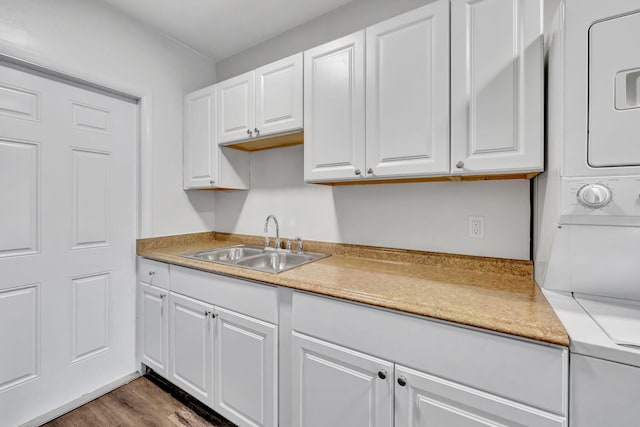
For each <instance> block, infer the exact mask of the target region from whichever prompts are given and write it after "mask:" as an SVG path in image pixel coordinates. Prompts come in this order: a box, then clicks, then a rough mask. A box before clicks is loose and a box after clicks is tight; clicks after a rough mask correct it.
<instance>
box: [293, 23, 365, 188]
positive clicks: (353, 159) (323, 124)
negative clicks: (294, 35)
mask: <svg viewBox="0 0 640 427" xmlns="http://www.w3.org/2000/svg"><path fill="white" fill-rule="evenodd" d="M304 76H305V77H304V139H305V141H304V178H305V180H307V181H331V180H333V181H335V180H340V181H344V180H350V179H361V178H362V177H363V175H364V172H365V171H364V155H365V154H364V153H365V151H364V150H365V121H364V115H365V113H364V108H365V98H364V31H359V32H357V33H354V34H351V35H349V36H346V37H343V38H341V39H338V40H335V41H332V42H330V43H327V44H324V45H322V46H318V47H316V48H313V49H310V50H308V51H306V52H305V53H304Z"/></svg>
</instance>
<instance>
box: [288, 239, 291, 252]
mask: <svg viewBox="0 0 640 427" xmlns="http://www.w3.org/2000/svg"><path fill="white" fill-rule="evenodd" d="M287 252H291V239H287Z"/></svg>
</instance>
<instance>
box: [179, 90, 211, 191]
mask: <svg viewBox="0 0 640 427" xmlns="http://www.w3.org/2000/svg"><path fill="white" fill-rule="evenodd" d="M215 106H216V86H209V87H206V88H204V89H201V90H199V91H196V92H193V93H190V94H188V95H187V96H185V98H184V109H185V113H184V118H185V122H184V188H186V189H187V188H208V187H212V186H213V185H214V184H215V181H218V180H219V177H218V176H217V174H216V172H217V171H218V152H219V150H218V149H217V146H216V142H215V141H216V135H215V132H216V127H215V120H216V115H215V114H216V112H215ZM212 180H213V181H214V183H212V182H211V181H212Z"/></svg>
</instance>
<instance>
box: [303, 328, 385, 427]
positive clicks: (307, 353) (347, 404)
mask: <svg viewBox="0 0 640 427" xmlns="http://www.w3.org/2000/svg"><path fill="white" fill-rule="evenodd" d="M292 348H293V363H292V365H293V366H292V368H293V373H292V379H293V385H292V390H293V422H292V424H293V425H296V426H300V427H326V426H333V427H359V426H362V427H383V426H389V427H391V426H393V386H392V383H391V381H393V364H392V363H391V362H387V361H385V360H381V359H378V358H375V357H372V356H369V355H366V354H363V353H358V352H356V351H353V350H349V349H346V348H344V347H339V346H337V345H334V344H331V343H328V342H325V341H321V340H318V339H315V338H311V337H307V336H305V335H302V334H298V333H296V332H294V333H293V337H292Z"/></svg>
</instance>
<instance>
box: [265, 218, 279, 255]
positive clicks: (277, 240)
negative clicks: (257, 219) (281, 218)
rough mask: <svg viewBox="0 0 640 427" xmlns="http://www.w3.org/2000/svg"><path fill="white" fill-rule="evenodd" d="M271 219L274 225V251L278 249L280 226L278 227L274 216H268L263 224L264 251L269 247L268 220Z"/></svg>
mask: <svg viewBox="0 0 640 427" xmlns="http://www.w3.org/2000/svg"><path fill="white" fill-rule="evenodd" d="M270 219H273V222H274V223H275V224H276V241H275V242H274V244H273V247H274V249H275V250H276V251H277V250H278V249H280V226H279V225H278V220H277V219H276V217H275V215H269V216H268V217H267V219H266V220H265V222H264V247H265V249H266V248H268V247H269V234H268V233H269V220H270Z"/></svg>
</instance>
